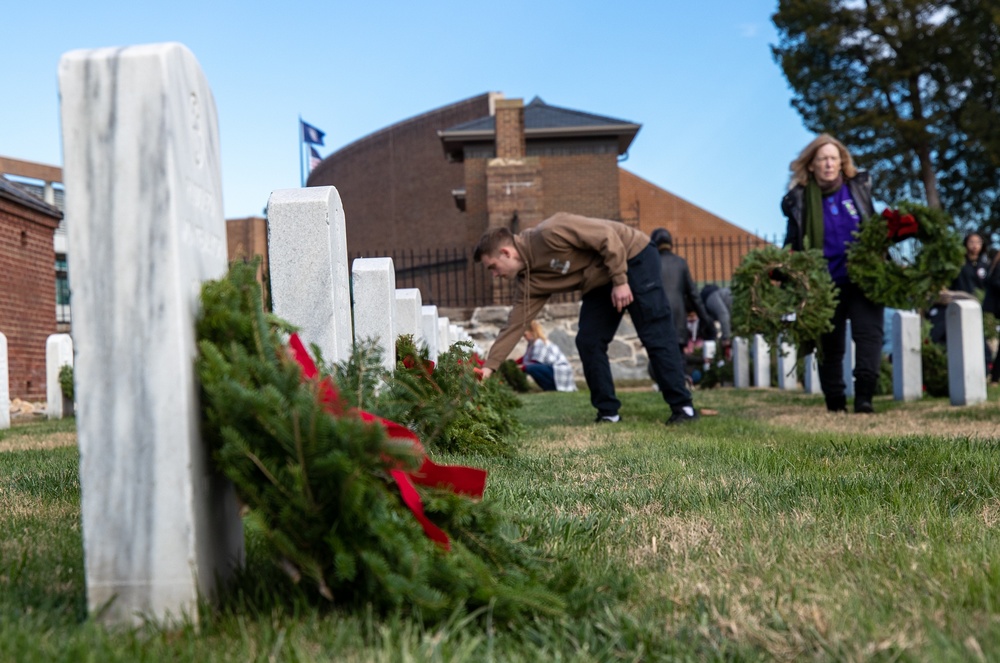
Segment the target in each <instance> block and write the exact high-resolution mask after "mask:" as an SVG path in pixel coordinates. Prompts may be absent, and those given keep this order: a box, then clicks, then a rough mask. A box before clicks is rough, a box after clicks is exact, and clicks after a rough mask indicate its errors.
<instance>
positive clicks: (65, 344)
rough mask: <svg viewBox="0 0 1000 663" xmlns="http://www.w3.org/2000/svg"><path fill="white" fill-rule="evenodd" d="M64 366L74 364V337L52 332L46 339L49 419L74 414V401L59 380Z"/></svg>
mask: <svg viewBox="0 0 1000 663" xmlns="http://www.w3.org/2000/svg"><path fill="white" fill-rule="evenodd" d="M63 366H70V367H72V366H73V338H72V337H71V336H70V335H69V334H52V335H50V336H49V337H48V338H47V339H45V416H46V417H47V418H49V419H62V418H63V417H65V416H68V415H71V414H73V402H72V401H71V400H70V399H68V398H66V397H65V396H63V392H62V383H61V382H60V380H59V372H60V371H61V370H62V367H63Z"/></svg>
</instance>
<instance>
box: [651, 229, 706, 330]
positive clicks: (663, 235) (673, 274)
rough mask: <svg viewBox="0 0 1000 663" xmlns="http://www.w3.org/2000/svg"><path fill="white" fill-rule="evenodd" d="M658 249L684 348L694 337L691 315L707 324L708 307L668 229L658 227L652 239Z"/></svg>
mask: <svg viewBox="0 0 1000 663" xmlns="http://www.w3.org/2000/svg"><path fill="white" fill-rule="evenodd" d="M649 238H650V240H652V242H653V244H654V245H656V250H657V251H659V252H660V277H661V278H662V279H663V291H664V292H665V293H666V294H667V301H668V302H670V312H671V313H672V314H673V319H674V327H675V329H676V330H677V342H678V343H680V346H681V347H682V348H683V347H684V346H685V345H687V343H688V341H690V340H694V339H693V338H691V335H690V333H689V332H688V329H687V314H688V313H689V312H690V311H694V312H695V313H697V314H698V320H699V322H701V323H703V324H704V323H706V322H707V321H708V320H709V315H708V312H707V311H705V305H704V304H703V303H702V301H701V297H699V296H698V289H697V288H695V285H694V279H693V278H691V269H690V268H689V267H688V263H687V260H685V259H684V258H682V257H680V256H679V255H677V254H676V253H674V238H673V237H672V236H671V235H670V231H668V230H667V229H666V228H657V229H656V230H654V231H653V232H652V234H651V235H650V236H649Z"/></svg>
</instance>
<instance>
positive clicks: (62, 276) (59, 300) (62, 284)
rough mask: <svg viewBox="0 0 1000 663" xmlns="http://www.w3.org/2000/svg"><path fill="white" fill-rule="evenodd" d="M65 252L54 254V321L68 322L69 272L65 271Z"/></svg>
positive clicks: (69, 317)
mask: <svg viewBox="0 0 1000 663" xmlns="http://www.w3.org/2000/svg"><path fill="white" fill-rule="evenodd" d="M66 270H67V267H66V254H65V253H57V254H56V322H57V323H65V324H69V322H70V319H71V316H70V310H69V272H67V271H66Z"/></svg>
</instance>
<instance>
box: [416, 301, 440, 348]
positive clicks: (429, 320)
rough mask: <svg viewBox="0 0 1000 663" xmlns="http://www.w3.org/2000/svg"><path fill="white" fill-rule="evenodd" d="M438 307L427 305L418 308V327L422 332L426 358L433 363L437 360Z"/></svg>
mask: <svg viewBox="0 0 1000 663" xmlns="http://www.w3.org/2000/svg"><path fill="white" fill-rule="evenodd" d="M437 324H438V307H437V306H434V305H427V306H421V307H420V326H421V329H422V330H423V336H424V344H425V345H426V346H427V358H428V359H430V360H431V361H433V362H437V359H438V329H437Z"/></svg>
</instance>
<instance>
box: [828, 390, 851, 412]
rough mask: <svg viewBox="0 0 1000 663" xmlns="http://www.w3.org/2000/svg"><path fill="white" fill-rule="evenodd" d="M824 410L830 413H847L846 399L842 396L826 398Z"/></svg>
mask: <svg viewBox="0 0 1000 663" xmlns="http://www.w3.org/2000/svg"><path fill="white" fill-rule="evenodd" d="M826 409H827V410H829V411H830V412H847V397H846V396H844V395H843V394H841V395H840V396H827V397H826Z"/></svg>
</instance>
